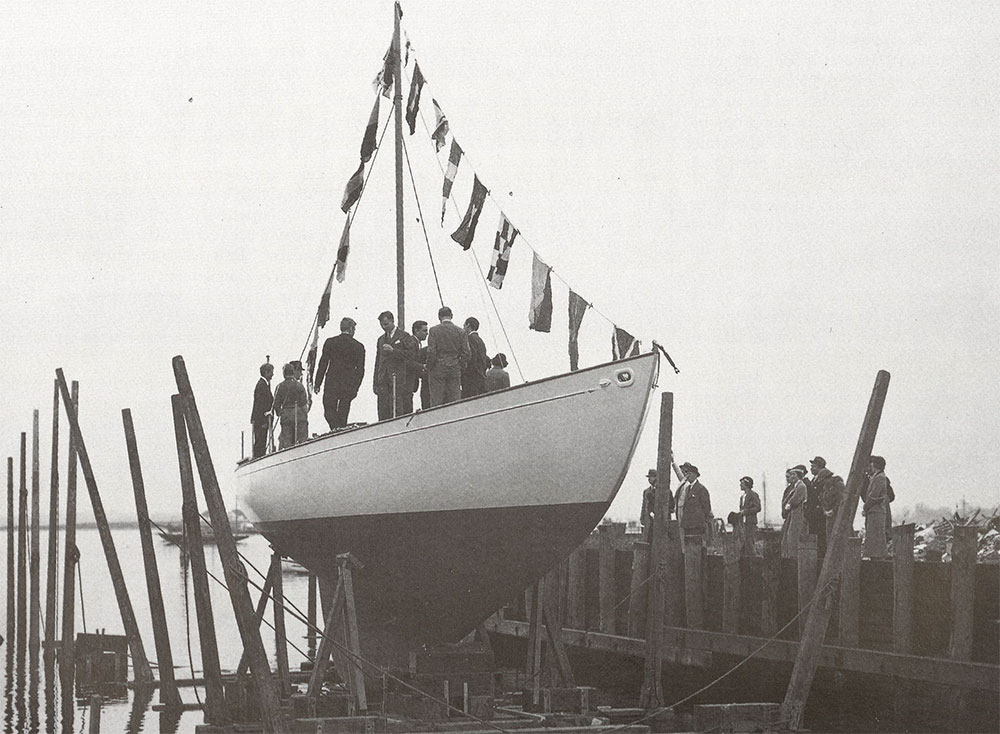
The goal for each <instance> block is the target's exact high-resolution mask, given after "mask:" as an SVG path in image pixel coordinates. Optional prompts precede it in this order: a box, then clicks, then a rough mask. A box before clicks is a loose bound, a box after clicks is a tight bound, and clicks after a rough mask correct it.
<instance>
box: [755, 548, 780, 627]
mask: <svg viewBox="0 0 1000 734" xmlns="http://www.w3.org/2000/svg"><path fill="white" fill-rule="evenodd" d="M763 537H764V555H763V558H762V563H761V574H760V584H761V590H760V591H761V597H760V631H761V634H763V635H764V636H765V637H773V636H774V635H776V634H777V633H778V629H779V627H778V591H779V589H780V588H781V535H780V534H779V533H764V534H763Z"/></svg>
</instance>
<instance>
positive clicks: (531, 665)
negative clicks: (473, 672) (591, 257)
mask: <svg viewBox="0 0 1000 734" xmlns="http://www.w3.org/2000/svg"><path fill="white" fill-rule="evenodd" d="M544 596H545V582H544V581H543V580H541V579H539V580H538V581H537V582H536V583H535V586H534V588H533V589H532V590H531V594H530V596H529V597H528V598H529V599H530V602H529V604H528V609H529V610H530V612H529V617H528V652H527V656H526V659H525V664H524V670H525V672H526V673H527V674H528V678H529V680H530V682H531V703H532V705H533V706H538V703H539V701H540V700H541V698H540V696H541V677H542V622H543V621H544V620H543V619H542V601H543V599H544Z"/></svg>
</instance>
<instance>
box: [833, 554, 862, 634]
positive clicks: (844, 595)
mask: <svg viewBox="0 0 1000 734" xmlns="http://www.w3.org/2000/svg"><path fill="white" fill-rule="evenodd" d="M861 550H862V548H861V538H859V537H857V536H852V537H850V538H848V539H847V547H846V549H845V552H844V568H843V570H842V571H841V573H840V626H839V634H838V637H837V641H838V642H839V644H840V645H841V646H842V647H857V646H858V620H859V618H860V616H859V610H860V608H861Z"/></svg>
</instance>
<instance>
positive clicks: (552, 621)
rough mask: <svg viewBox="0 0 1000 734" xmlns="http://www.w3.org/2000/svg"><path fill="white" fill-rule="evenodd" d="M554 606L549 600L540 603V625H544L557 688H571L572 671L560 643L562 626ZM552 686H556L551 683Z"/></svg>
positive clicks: (562, 645)
mask: <svg viewBox="0 0 1000 734" xmlns="http://www.w3.org/2000/svg"><path fill="white" fill-rule="evenodd" d="M554 606H555V605H554V604H553V603H552V600H551V599H545V600H543V602H542V623H543V624H544V625H545V638H546V640H547V642H548V645H549V647H548V650H549V657H550V659H551V660H552V661H553V663H554V667H555V670H556V672H557V673H558V675H559V678H560V681H559V683H558V685H559V686H565V687H567V688H573V687H574V686H576V683H575V682H574V680H573V669H572V668H571V667H570V664H569V656H568V655H567V654H566V646H565V645H564V644H563V641H562V625H560V624H559V620H558V618H557V617H556V612H555V608H554ZM553 685H556V684H555V683H553Z"/></svg>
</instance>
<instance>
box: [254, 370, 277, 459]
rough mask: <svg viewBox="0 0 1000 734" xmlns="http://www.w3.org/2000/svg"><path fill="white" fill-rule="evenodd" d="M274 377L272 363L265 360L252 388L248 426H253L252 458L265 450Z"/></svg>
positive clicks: (272, 398) (262, 453) (260, 454)
mask: <svg viewBox="0 0 1000 734" xmlns="http://www.w3.org/2000/svg"><path fill="white" fill-rule="evenodd" d="M272 377H274V365H273V364H271V363H270V362H265V363H264V364H262V365H261V366H260V379H258V380H257V385H256V387H254V389H253V408H252V409H251V410H250V426H251V427H252V428H253V458H255V459H256V458H257V457H259V456H263V455H264V452H265V451H267V433H268V430H269V429H270V428H271V406H272V405H273V403H274V396H273V395H271V378H272Z"/></svg>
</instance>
